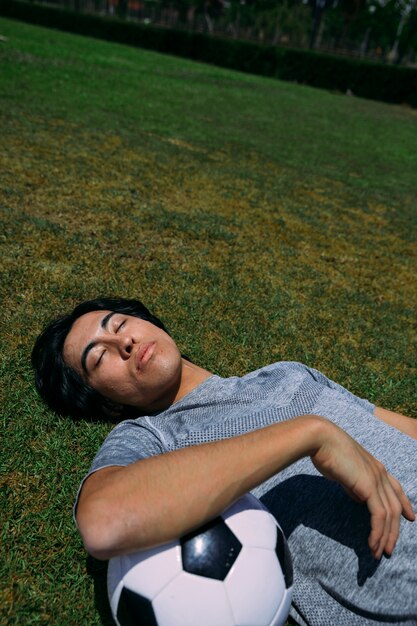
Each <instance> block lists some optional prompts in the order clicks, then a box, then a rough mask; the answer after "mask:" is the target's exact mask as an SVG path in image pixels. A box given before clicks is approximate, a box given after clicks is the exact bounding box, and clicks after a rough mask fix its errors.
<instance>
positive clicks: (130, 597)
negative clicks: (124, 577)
mask: <svg viewBox="0 0 417 626" xmlns="http://www.w3.org/2000/svg"><path fill="white" fill-rule="evenodd" d="M116 615H117V620H118V622H119V624H120V625H121V626H158V622H157V621H156V618H155V613H154V610H153V608H152V602H151V601H150V600H148V598H144V597H143V596H141V595H140V594H139V593H135V592H134V591H131V590H130V589H126V587H123V589H122V593H121V594H120V598H119V603H118V605H117V614H116Z"/></svg>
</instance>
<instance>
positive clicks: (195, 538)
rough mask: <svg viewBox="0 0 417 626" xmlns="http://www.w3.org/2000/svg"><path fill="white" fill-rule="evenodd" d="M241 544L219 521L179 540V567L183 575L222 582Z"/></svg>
mask: <svg viewBox="0 0 417 626" xmlns="http://www.w3.org/2000/svg"><path fill="white" fill-rule="evenodd" d="M241 549H242V544H241V543H240V541H239V540H238V539H237V538H236V537H235V535H234V534H233V533H232V531H231V530H230V528H229V527H228V526H226V524H225V523H224V521H223V519H222V518H221V517H216V518H215V519H214V520H212V521H211V522H209V523H208V524H205V525H204V526H200V528H198V529H197V530H196V531H195V532H192V533H189V534H188V535H184V537H182V538H181V553H182V565H183V568H184V570H185V571H186V572H189V573H190V574H196V575H197V576H205V577H206V578H215V579H216V580H224V579H225V578H226V576H227V574H228V573H229V571H230V568H231V567H232V565H233V563H234V562H235V561H236V559H237V556H238V554H239V552H240V551H241Z"/></svg>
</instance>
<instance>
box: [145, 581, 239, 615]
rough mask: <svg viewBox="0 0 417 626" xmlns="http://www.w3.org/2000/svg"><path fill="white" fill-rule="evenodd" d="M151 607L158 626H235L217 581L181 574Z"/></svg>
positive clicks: (220, 584)
mask: <svg viewBox="0 0 417 626" xmlns="http://www.w3.org/2000/svg"><path fill="white" fill-rule="evenodd" d="M152 604H153V609H154V611H155V615H156V618H157V621H158V624H159V626H235V622H234V619H233V613H232V610H231V608H230V603H229V601H228V599H227V595H226V590H225V587H224V583H223V582H221V581H220V580H214V579H210V578H203V577H202V576H196V575H195V574H189V573H188V572H182V573H181V574H180V575H179V576H177V577H176V578H175V579H174V580H173V581H171V582H170V583H169V584H168V585H167V586H166V587H165V589H163V590H162V591H161V593H160V594H158V596H157V597H156V598H155V599H154V601H153V603H152Z"/></svg>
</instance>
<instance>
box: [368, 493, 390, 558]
mask: <svg viewBox="0 0 417 626" xmlns="http://www.w3.org/2000/svg"><path fill="white" fill-rule="evenodd" d="M366 505H367V507H368V510H369V513H370V515H371V520H370V522H371V533H370V535H369V537H368V545H369V547H370V549H371V552H372V554H373V555H374V557H375V558H380V556H379V555H380V544H381V541H382V537H383V535H384V530H385V523H386V517H387V511H386V509H385V506H384V503H383V502H382V500H381V496H380V494H379V491H377V490H375V491H374V492H373V493H372V494H371V496H370V497H369V498H368V500H367V502H366ZM381 554H382V552H381Z"/></svg>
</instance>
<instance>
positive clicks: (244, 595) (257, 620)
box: [225, 548, 285, 626]
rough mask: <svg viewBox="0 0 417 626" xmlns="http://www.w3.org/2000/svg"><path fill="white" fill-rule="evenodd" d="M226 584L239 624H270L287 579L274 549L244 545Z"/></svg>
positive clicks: (282, 595)
mask: <svg viewBox="0 0 417 626" xmlns="http://www.w3.org/2000/svg"><path fill="white" fill-rule="evenodd" d="M225 587H226V589H227V595H228V597H229V599H230V603H231V605H232V611H233V614H234V617H235V624H236V626H241V625H242V626H243V625H244V626H265V625H266V624H270V623H271V621H272V619H273V618H274V616H275V614H276V612H277V609H278V607H279V606H280V604H281V600H282V598H283V597H284V595H285V583H284V579H283V576H282V573H281V568H280V566H279V562H278V559H277V557H276V554H275V552H274V551H272V550H265V549H263V548H242V550H241V552H240V554H239V557H238V558H237V560H236V562H235V563H234V566H233V568H232V570H231V571H230V572H229V575H228V577H227V578H226V581H225ZM284 624H285V622H284Z"/></svg>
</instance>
